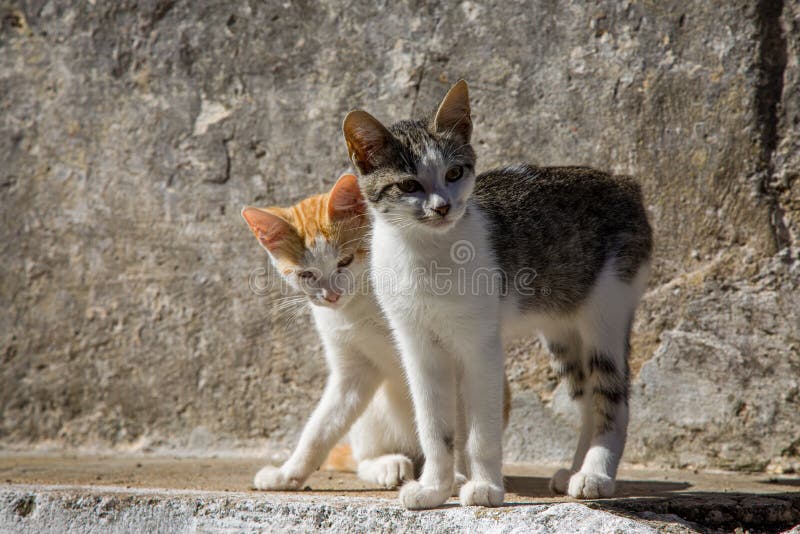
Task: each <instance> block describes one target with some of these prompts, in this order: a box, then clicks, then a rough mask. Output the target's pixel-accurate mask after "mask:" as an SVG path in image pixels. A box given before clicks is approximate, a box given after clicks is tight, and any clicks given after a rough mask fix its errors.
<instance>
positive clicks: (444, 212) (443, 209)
mask: <svg viewBox="0 0 800 534" xmlns="http://www.w3.org/2000/svg"><path fill="white" fill-rule="evenodd" d="M433 211H435V212H436V213H438V214H439V215H441V216H442V217H444V216H445V215H447V212H448V211H450V204H443V205H441V206H437V207H435V208H433Z"/></svg>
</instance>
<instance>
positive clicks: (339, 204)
mask: <svg viewBox="0 0 800 534" xmlns="http://www.w3.org/2000/svg"><path fill="white" fill-rule="evenodd" d="M365 211H366V208H365V206H364V197H362V196H361V189H360V188H359V187H358V178H356V177H355V176H353V175H352V174H344V175H342V176H341V177H340V178H339V180H338V181H337V182H336V185H334V186H333V189H331V193H330V196H329V197H328V217H330V219H331V220H332V221H336V220H341V219H345V218H355V217H358V216H360V215H363V214H364V212H365Z"/></svg>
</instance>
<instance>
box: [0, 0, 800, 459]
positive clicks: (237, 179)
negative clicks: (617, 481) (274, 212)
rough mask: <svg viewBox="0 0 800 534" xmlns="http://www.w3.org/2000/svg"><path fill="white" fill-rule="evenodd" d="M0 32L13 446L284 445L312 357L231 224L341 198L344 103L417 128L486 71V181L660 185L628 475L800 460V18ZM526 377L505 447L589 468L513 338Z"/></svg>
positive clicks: (669, 14) (323, 5)
mask: <svg viewBox="0 0 800 534" xmlns="http://www.w3.org/2000/svg"><path fill="white" fill-rule="evenodd" d="M0 15H1V17H0V24H2V26H0V162H2V163H1V164H0V218H1V219H2V225H0V247H2V248H1V249H0V252H1V253H2V257H3V261H2V263H0V274H1V276H0V309H2V312H0V359H2V366H0V443H2V444H3V445H4V446H6V447H28V446H31V445H58V446H61V445H65V446H70V447H115V448H118V449H136V450H141V449H143V450H148V449H151V448H158V447H176V448H185V447H189V448H194V449H197V448H202V449H205V450H209V449H211V448H214V449H219V448H230V447H241V446H255V447H261V446H264V445H269V446H272V447H274V448H277V449H281V448H283V447H286V446H288V445H290V444H291V443H292V442H293V440H294V438H295V437H296V434H297V432H298V431H299V429H300V426H301V423H302V421H303V420H304V418H305V417H306V415H307V414H308V412H309V411H310V409H311V407H312V406H313V403H314V401H315V399H316V398H317V397H318V396H319V394H320V392H321V389H322V384H323V381H324V377H325V369H324V365H323V363H322V361H323V360H322V358H321V356H320V344H319V342H318V340H317V338H316V335H315V333H314V331H313V329H312V328H311V326H310V324H309V321H308V317H307V316H306V315H301V316H299V317H296V318H292V317H287V316H285V315H281V314H280V313H279V312H278V311H277V310H275V309H274V307H273V303H272V300H273V298H274V297H275V294H276V291H275V290H270V291H266V292H262V291H253V290H252V289H251V287H250V286H251V283H250V281H251V278H252V274H253V273H258V272H259V269H263V268H264V267H265V265H266V258H265V255H264V254H263V252H262V251H261V250H260V249H259V248H258V247H257V246H256V243H255V242H254V241H253V239H252V237H251V236H250V235H249V233H248V231H247V229H246V227H245V225H244V223H243V222H242V221H241V219H240V217H239V210H240V208H241V206H242V205H244V204H248V203H255V204H262V205H264V204H285V203H291V202H294V201H296V200H298V199H300V198H302V197H303V196H306V195H309V194H312V193H316V192H319V191H321V190H323V189H326V188H328V187H329V186H330V185H332V184H333V182H334V181H335V179H336V178H337V177H338V175H339V174H340V173H341V172H343V171H345V170H347V168H348V166H347V158H346V152H345V149H344V143H343V140H342V138H341V133H340V125H341V121H342V118H343V117H344V115H345V113H346V112H347V111H348V110H350V109H352V108H355V107H363V108H366V109H368V110H370V111H371V112H372V113H373V114H375V115H376V116H377V117H378V118H380V119H383V120H385V121H387V122H389V121H392V120H395V119H399V118H404V117H407V116H409V115H410V114H414V113H419V112H420V111H424V110H427V109H429V108H431V107H432V106H433V105H434V104H435V103H436V102H437V101H438V99H439V98H440V97H441V96H442V95H443V94H444V92H445V91H446V89H447V87H448V86H449V85H450V84H451V83H452V82H454V81H455V80H457V79H459V78H465V79H467V80H468V81H469V82H470V87H471V93H472V103H473V110H474V120H475V134H474V145H475V148H476V151H477V152H478V155H479V167H480V168H483V169H485V168H488V167H489V166H492V165H498V164H506V163H512V162H515V161H521V160H525V161H531V162H534V163H538V164H586V165H593V166H597V167H601V168H605V169H609V170H612V171H616V172H624V173H629V174H634V175H636V176H638V177H640V179H641V181H642V184H643V187H644V190H645V194H646V197H647V206H648V210H649V213H650V217H651V220H652V223H653V225H654V227H655V229H656V240H657V241H656V261H655V274H654V277H653V280H652V283H651V285H650V290H649V292H648V294H647V296H646V298H645V302H644V305H643V306H642V310H641V312H640V314H639V316H638V319H637V322H636V325H635V331H636V333H635V337H634V354H633V365H632V367H633V371H634V376H635V379H634V395H633V399H632V410H633V415H632V417H633V419H632V424H631V432H630V441H629V443H630V445H629V448H628V451H627V453H626V458H627V460H629V461H633V462H649V463H653V464H659V465H679V466H714V467H729V468H755V469H765V468H768V469H772V470H780V469H783V470H787V469H791V468H792V467H793V466H794V467H795V468H800V466H798V460H799V459H800V287H798V286H799V285H800V283H799V282H798V279H800V267H798V265H800V262H798V260H797V256H798V252H799V251H800V180H798V175H800V65H798V52H800V10H799V9H798V7H797V4H796V3H793V2H785V3H782V2H779V1H768V0H762V1H760V2H756V3H753V2H746V1H739V0H736V1H730V2H717V3H710V2H705V1H703V0H694V1H688V2H687V1H682V0H665V1H658V2H656V1H652V0H643V1H635V2H634V1H631V2H617V1H611V0H609V1H601V2H596V3H591V4H587V3H585V2H576V1H567V2H551V1H546V0H536V1H534V0H531V1H524V2H515V3H511V2H500V1H498V2H496V3H478V2H462V3H460V4H458V3H427V2H413V1H411V2H386V3H381V4H376V3H373V2H367V1H362V0H356V1H354V2H333V1H327V2H297V3H289V2H286V3H279V2H266V3H263V2H256V1H249V2H236V3H212V2H187V1H183V0H182V1H174V0H159V1H139V2H136V1H130V0H124V1H114V2H111V1H104V0H98V1H96V2H84V1H77V0H61V1H58V2H55V1H51V2H48V1H44V0H30V1H27V2H17V1H10V2H9V1H8V0H0ZM258 280H259V281H261V278H260V277H259V279H258ZM264 293H266V294H264ZM507 367H508V371H509V374H510V375H511V378H512V385H513V389H514V415H513V418H512V424H511V428H510V429H509V432H508V434H507V438H508V439H507V449H506V451H507V452H506V454H507V457H508V458H509V459H515V460H534V461H537V460H538V461H550V460H558V459H561V458H565V457H568V456H569V455H570V454H571V452H572V451H571V448H572V441H573V439H574V436H573V430H572V427H571V425H572V422H571V411H570V406H569V403H568V402H567V399H566V395H565V394H564V391H563V390H562V388H560V387H556V383H555V378H554V376H553V375H552V373H551V371H550V370H549V368H548V366H547V359H546V357H545V356H544V354H543V353H542V352H541V350H540V348H539V347H538V344H537V343H535V342H533V341H524V342H517V343H515V344H513V345H512V346H511V347H509V357H508V364H507Z"/></svg>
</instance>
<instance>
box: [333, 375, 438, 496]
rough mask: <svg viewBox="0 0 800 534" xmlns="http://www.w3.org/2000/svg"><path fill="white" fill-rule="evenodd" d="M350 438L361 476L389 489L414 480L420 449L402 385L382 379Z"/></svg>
mask: <svg viewBox="0 0 800 534" xmlns="http://www.w3.org/2000/svg"><path fill="white" fill-rule="evenodd" d="M349 437H350V444H351V446H352V448H353V459H354V460H356V462H358V467H357V473H358V477H359V478H360V479H362V480H364V481H366V482H369V483H371V484H375V485H377V486H381V487H384V488H389V489H391V488H396V487H399V486H400V485H402V484H403V482H405V481H407V480H413V479H414V473H415V471H416V469H415V467H417V466H416V465H415V462H414V460H415V459H417V463H418V464H421V460H420V459H421V458H422V452H421V451H420V448H419V443H418V440H417V434H416V429H415V427H414V409H413V406H412V405H411V400H410V399H409V398H408V393H407V391H406V390H405V388H403V387H399V386H397V385H395V384H393V383H390V382H389V381H386V382H384V383H383V385H382V386H381V387H380V388H379V389H378V391H377V393H376V394H375V396H374V397H373V399H372V402H371V403H370V405H369V406H368V407H367V409H366V411H365V412H364V413H363V414H362V416H361V417H360V418H359V419H358V420H357V421H356V423H355V424H354V425H353V427H352V429H351V430H350V435H349Z"/></svg>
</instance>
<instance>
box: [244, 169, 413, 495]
mask: <svg viewBox="0 0 800 534" xmlns="http://www.w3.org/2000/svg"><path fill="white" fill-rule="evenodd" d="M365 210H366V208H365V206H364V204H363V200H362V198H361V194H360V191H359V189H358V184H357V181H356V177H355V176H353V175H352V174H346V175H344V176H342V177H341V178H340V179H339V180H338V181H337V182H336V184H335V185H334V187H333V188H332V189H331V191H330V192H328V193H325V194H322V195H316V196H312V197H310V198H307V199H305V200H303V201H301V202H300V203H298V204H296V205H294V206H291V207H289V208H277V207H273V208H265V209H259V208H253V207H246V208H244V209H243V210H242V216H243V217H244V219H245V221H247V224H248V225H249V226H250V229H251V230H252V231H253V233H254V234H255V236H256V238H257V239H258V240H259V242H260V243H261V245H262V246H263V247H264V248H265V249H266V250H267V252H268V253H269V257H270V261H271V262H272V264H273V266H274V267H275V268H276V270H277V271H278V272H279V273H280V274H281V276H282V277H283V279H284V280H285V281H286V282H287V283H288V284H289V285H290V286H291V287H292V288H293V289H294V290H296V291H297V292H299V293H300V294H301V295H302V297H300V298H302V299H305V300H306V301H307V302H309V303H310V304H311V305H312V306H311V312H312V316H313V319H314V323H315V325H316V328H317V331H318V332H319V335H320V337H321V338H322V342H323V345H324V348H325V356H326V360H327V363H328V367H329V371H330V375H329V377H328V382H327V385H326V387H325V390H324V392H323V394H322V398H321V399H320V401H319V403H318V405H317V407H316V409H315V410H314V412H313V414H312V415H311V417H310V418H309V420H308V422H307V423H306V426H305V428H304V429H303V432H302V434H301V437H300V440H299V443H298V445H297V447H296V448H295V449H294V451H293V453H292V454H291V456H290V457H289V459H288V460H286V462H284V464H283V465H281V466H280V467H274V466H266V467H264V468H263V469H261V470H260V471H259V472H258V473H257V474H256V476H255V479H254V485H255V487H256V488H257V489H262V490H268V489H269V490H296V489H302V487H303V484H304V482H305V481H306V479H307V478H308V477H309V476H310V475H311V473H313V472H314V471H315V470H317V469H318V468H319V467H320V465H321V464H322V462H323V460H325V458H326V456H327V455H328V453H329V451H330V450H331V448H332V447H333V446H334V445H335V444H336V443H337V441H338V440H339V439H340V438H341V437H342V436H343V435H344V434H345V433H346V432H347V431H348V430H350V433H349V438H350V445H351V447H352V455H353V458H354V459H355V461H356V462H357V473H358V476H359V477H360V478H362V479H364V480H366V481H368V482H370V483H373V484H377V485H379V486H382V487H386V488H393V487H397V486H398V485H400V484H401V483H402V482H403V481H404V480H407V479H411V478H413V476H414V462H417V463H419V462H420V458H421V456H422V453H421V450H420V448H419V443H418V440H417V439H416V435H415V431H414V419H413V408H412V405H411V401H410V398H409V394H408V388H407V387H406V384H405V378H404V374H403V369H402V367H401V365H400V361H399V358H398V356H397V353H396V350H395V348H394V345H393V341H392V338H391V335H390V333H389V330H388V326H387V325H386V322H385V320H384V319H383V318H382V316H381V313H380V310H379V308H378V306H377V303H376V302H375V299H374V298H373V296H372V295H371V293H370V291H369V279H368V277H367V276H365V274H364V273H365V270H366V268H367V245H368V241H367V239H366V235H367V230H368V220H367V217H366V213H365ZM290 298H294V299H298V297H290ZM295 302H296V301H295ZM362 412H363V415H362ZM351 425H352V429H351ZM339 463H341V461H340V462H339ZM344 463H346V462H344Z"/></svg>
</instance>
